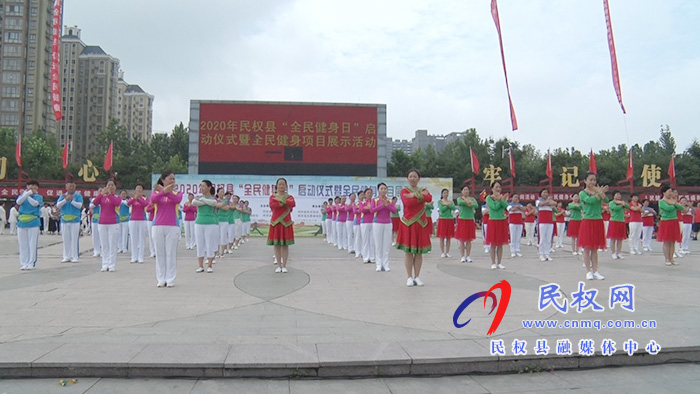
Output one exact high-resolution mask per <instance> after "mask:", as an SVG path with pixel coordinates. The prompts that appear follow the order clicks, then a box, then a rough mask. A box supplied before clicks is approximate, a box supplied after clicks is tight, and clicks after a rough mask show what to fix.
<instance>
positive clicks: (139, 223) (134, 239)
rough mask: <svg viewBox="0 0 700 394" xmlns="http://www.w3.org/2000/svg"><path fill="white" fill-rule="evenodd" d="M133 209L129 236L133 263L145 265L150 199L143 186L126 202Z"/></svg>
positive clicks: (140, 185)
mask: <svg viewBox="0 0 700 394" xmlns="http://www.w3.org/2000/svg"><path fill="white" fill-rule="evenodd" d="M126 204H127V205H128V206H130V207H131V218H130V219H129V236H130V237H131V238H130V241H131V263H140V264H143V258H144V257H143V256H144V255H145V253H146V252H145V248H146V232H147V231H148V226H147V225H146V207H147V206H148V199H147V198H146V197H144V196H143V185H142V184H140V183H139V184H137V185H136V193H135V194H134V196H133V197H132V198H130V199H129V201H127V202H126Z"/></svg>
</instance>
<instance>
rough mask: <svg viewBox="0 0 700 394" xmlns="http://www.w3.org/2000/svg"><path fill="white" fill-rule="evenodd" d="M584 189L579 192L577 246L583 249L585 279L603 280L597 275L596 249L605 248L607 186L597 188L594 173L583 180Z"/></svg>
mask: <svg viewBox="0 0 700 394" xmlns="http://www.w3.org/2000/svg"><path fill="white" fill-rule="evenodd" d="M584 182H585V184H586V188H585V189H583V190H582V191H581V192H579V194H578V195H579V197H580V199H581V203H582V204H583V220H581V227H580V228H579V236H578V244H579V246H580V247H581V248H582V249H583V262H584V265H585V266H586V279H587V280H592V279H598V280H603V279H605V277H604V276H603V275H601V274H600V273H598V249H601V248H603V247H605V226H604V225H603V207H602V205H603V202H604V201H607V200H608V198H607V197H606V196H605V193H606V192H607V191H608V186H607V185H606V186H603V187H600V186H598V179H597V176H596V174H595V173H594V172H589V173H587V174H586V178H584Z"/></svg>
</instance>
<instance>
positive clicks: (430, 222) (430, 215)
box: [425, 202, 435, 253]
mask: <svg viewBox="0 0 700 394" xmlns="http://www.w3.org/2000/svg"><path fill="white" fill-rule="evenodd" d="M434 209H435V205H433V203H432V202H430V203H426V204H425V216H427V217H428V226H427V229H428V235H430V236H431V237H432V236H433V234H434V233H435V227H434V226H433V210H434ZM428 253H430V252H428Z"/></svg>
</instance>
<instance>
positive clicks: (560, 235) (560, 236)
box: [557, 223, 566, 246]
mask: <svg viewBox="0 0 700 394" xmlns="http://www.w3.org/2000/svg"><path fill="white" fill-rule="evenodd" d="M565 224H566V223H557V246H564V236H565V235H566V234H564V233H565V231H564V227H565V226H564V225H565Z"/></svg>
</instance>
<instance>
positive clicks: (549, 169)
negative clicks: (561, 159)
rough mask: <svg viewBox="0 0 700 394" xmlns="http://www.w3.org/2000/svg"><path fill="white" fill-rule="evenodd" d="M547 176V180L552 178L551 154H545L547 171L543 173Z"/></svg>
mask: <svg viewBox="0 0 700 394" xmlns="http://www.w3.org/2000/svg"><path fill="white" fill-rule="evenodd" d="M545 173H546V174H547V178H549V179H552V177H554V172H553V171H552V154H551V153H548V154H547V170H546V172H545Z"/></svg>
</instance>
